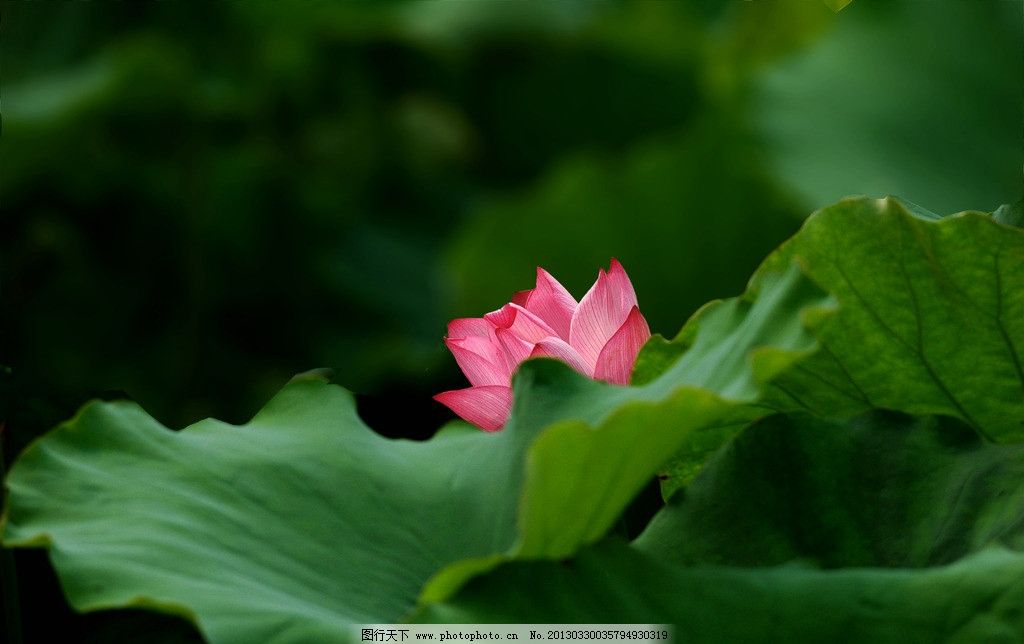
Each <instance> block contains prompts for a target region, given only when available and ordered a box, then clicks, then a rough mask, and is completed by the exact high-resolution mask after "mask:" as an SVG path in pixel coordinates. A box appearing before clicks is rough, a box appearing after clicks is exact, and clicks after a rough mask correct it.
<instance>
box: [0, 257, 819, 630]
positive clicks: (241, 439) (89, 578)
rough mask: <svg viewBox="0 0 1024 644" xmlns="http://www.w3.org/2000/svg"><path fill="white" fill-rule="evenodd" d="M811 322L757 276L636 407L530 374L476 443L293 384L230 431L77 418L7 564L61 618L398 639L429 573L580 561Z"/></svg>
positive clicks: (117, 410)
mask: <svg viewBox="0 0 1024 644" xmlns="http://www.w3.org/2000/svg"><path fill="white" fill-rule="evenodd" d="M830 302H831V301H830V300H829V299H828V298H827V297H826V296H824V295H823V294H822V293H821V291H820V290H818V289H817V288H816V287H814V286H813V284H811V283H810V282H809V281H808V280H806V278H804V277H803V276H802V274H801V273H800V272H799V271H798V270H797V269H796V267H795V266H790V267H788V268H787V270H786V271H785V272H780V273H763V274H761V275H759V276H758V277H757V279H755V280H754V281H753V282H752V286H751V289H750V290H749V292H748V293H747V294H746V295H745V296H744V297H741V298H735V299H733V300H729V301H724V302H718V303H716V304H714V305H712V306H709V307H707V308H705V309H704V310H703V311H702V312H701V313H700V314H699V315H698V316H697V318H696V319H697V320H698V321H699V325H700V328H699V330H698V331H697V332H696V334H695V335H694V340H693V344H692V347H691V348H690V350H689V351H688V352H687V354H686V355H684V356H683V357H682V358H681V359H680V360H679V361H677V362H676V364H674V365H673V366H672V367H671V368H670V369H669V370H667V371H666V372H665V373H664V374H663V375H662V376H661V377H659V378H657V379H654V380H653V381H651V382H649V383H648V384H646V385H644V386H641V387H616V386H612V385H608V384H605V383H599V382H595V381H592V380H589V379H587V378H585V377H583V376H580V375H579V374H577V373H575V372H574V371H572V370H571V369H570V368H569V367H568V366H566V365H564V364H562V363H558V362H554V361H550V360H539V361H534V362H531V363H529V364H528V365H526V366H525V367H524V368H522V369H521V370H520V371H519V373H518V375H517V376H516V379H515V382H514V389H515V404H514V408H513V414H512V418H511V419H510V421H509V423H508V425H507V426H506V428H505V430H504V431H502V432H499V433H496V434H486V433H483V432H478V431H471V430H468V429H466V428H465V427H455V428H451V429H448V430H445V431H442V432H441V433H440V434H439V435H438V436H436V437H435V438H434V439H432V440H430V441H427V442H419V443H418V442H410V441H394V440H388V439H385V438H382V437H380V436H378V435H377V434H375V433H373V432H372V431H371V430H369V429H368V428H367V427H366V426H365V425H363V424H362V422H361V421H360V420H359V418H358V416H357V414H356V411H355V407H354V405H353V401H352V398H351V396H350V395H349V394H348V393H346V392H345V391H344V390H342V389H340V388H338V387H335V386H332V385H328V384H326V383H323V382H321V381H318V380H315V379H310V378H304V379H299V380H296V381H294V382H292V383H291V384H289V385H288V386H287V387H285V388H284V390H282V392H281V393H280V394H279V395H278V396H277V397H275V398H274V399H273V400H272V401H271V402H270V403H269V404H268V405H267V407H266V408H265V409H264V410H263V411H261V412H260V413H259V414H257V415H256V417H255V418H253V420H252V421H251V422H249V423H248V424H246V425H244V426H241V427H238V426H232V425H227V424H224V423H220V422H217V421H213V420H208V421H203V422H201V423H198V424H196V425H194V426H192V427H189V428H186V429H184V430H182V431H180V432H172V431H169V430H167V429H166V428H164V427H162V426H161V425H159V424H158V423H157V422H156V421H154V420H153V419H152V418H151V417H149V416H148V415H147V414H146V413H145V412H143V411H142V410H141V409H140V408H139V407H138V406H137V405H135V404H131V403H93V404H90V405H88V406H87V407H85V408H84V409H83V410H82V412H81V413H80V414H79V415H78V416H77V417H76V418H74V419H73V420H71V421H70V422H68V423H66V424H65V425H63V426H61V427H59V428H58V429H57V430H55V431H54V432H52V433H51V434H49V435H47V436H46V437H44V438H43V439H41V440H40V441H38V442H36V443H35V444H33V445H32V446H31V447H30V448H29V449H27V450H26V451H25V452H24V453H23V454H22V456H21V457H20V459H19V460H18V462H17V463H16V464H15V466H14V468H13V469H12V472H11V473H10V475H9V477H8V479H7V486H8V489H9V493H10V495H9V503H8V507H7V515H6V520H5V536H4V538H5V543H6V544H7V545H11V546H47V547H49V549H50V552H51V555H52V559H53V562H54V564H55V567H56V569H57V571H58V574H59V575H60V578H61V581H62V584H63V585H64V588H65V591H66V593H67V595H68V597H69V599H70V601H71V602H72V604H73V605H74V606H75V607H76V608H78V609H81V610H89V609H98V608H107V607H116V606H144V607H156V608H159V609H162V610H168V611H172V612H177V613H180V614H183V615H186V616H189V617H191V618H193V619H194V620H195V621H196V622H197V624H198V626H199V627H200V629H201V630H202V631H203V633H204V634H205V635H206V636H207V637H208V638H209V639H210V640H212V641H217V642H252V641H261V642H272V641H282V642H283V641H317V640H327V639H335V640H339V639H340V640H343V639H345V638H346V637H348V636H349V635H350V633H348V631H347V630H346V629H345V624H348V623H353V622H388V621H395V620H399V619H401V618H402V616H403V615H404V614H406V613H407V611H409V610H410V609H411V608H413V607H414V605H415V603H416V600H417V594H418V592H419V591H420V588H421V586H422V585H423V584H424V582H426V581H427V580H428V578H429V577H430V576H431V575H432V574H433V573H434V572H435V571H437V570H439V569H441V568H442V567H444V566H445V565H446V564H450V563H453V562H457V561H461V562H462V564H461V565H463V566H466V565H467V564H466V562H467V561H468V562H469V563H468V567H469V569H473V567H474V566H475V565H476V564H475V563H474V562H475V561H476V560H477V559H479V558H484V559H485V560H486V558H488V557H491V558H493V557H495V556H506V555H507V554H508V553H512V554H514V555H517V556H531V557H553V556H565V555H568V554H571V553H572V552H574V551H575V550H576V549H578V548H579V547H580V546H581V545H583V544H585V543H588V542H591V541H594V540H597V539H599V538H600V537H601V536H602V535H603V534H604V532H605V531H606V530H607V529H608V527H609V526H610V524H611V523H612V521H614V520H615V518H616V517H617V516H618V514H619V513H620V512H621V511H622V509H623V508H624V507H625V505H626V504H627V503H628V502H629V501H630V500H631V498H632V496H633V495H634V494H635V492H636V491H638V490H639V489H640V487H641V486H642V485H643V484H644V483H645V482H646V481H647V480H649V478H650V477H651V476H653V474H654V473H655V471H656V470H657V468H658V467H659V466H660V465H661V464H662V462H663V461H664V460H665V458H666V456H667V455H669V454H672V453H673V452H676V451H679V450H683V449H684V448H685V446H686V445H687V444H688V443H689V442H691V441H695V442H697V443H699V444H700V445H701V446H702V449H705V450H710V449H712V448H713V447H717V446H718V445H720V444H721V442H722V441H724V440H726V439H727V438H728V435H727V434H722V433H721V432H720V431H718V427H719V426H721V425H723V424H725V425H728V426H732V425H734V424H735V423H737V422H738V421H739V419H743V420H749V419H751V418H754V417H756V416H758V415H761V414H763V413H765V412H766V410H765V409H764V408H760V407H755V406H753V405H751V403H752V402H754V401H756V399H757V398H758V396H759V391H760V388H761V385H762V384H763V383H764V382H766V381H768V380H769V379H771V378H772V377H774V376H775V375H776V374H777V373H778V372H779V370H781V369H784V368H785V367H786V365H788V364H790V363H791V362H792V361H794V360H797V359H799V358H802V357H803V356H805V355H807V353H808V352H809V351H811V350H812V348H813V338H812V337H811V335H810V333H809V332H808V331H806V330H805V328H804V327H805V324H804V322H805V320H804V318H805V317H807V316H814V315H821V314H822V312H825V313H826V314H827V311H828V310H829V309H828V305H829V304H830ZM695 323H696V322H695ZM705 434H706V436H705ZM709 437H710V438H709ZM517 517H518V520H517ZM459 581H460V579H459V576H458V575H456V576H455V577H454V578H450V579H449V583H448V585H447V586H445V585H444V584H442V585H441V586H440V588H441V590H442V591H444V590H446V589H447V590H448V591H450V590H451V589H453V588H455V587H456V586H457V583H459Z"/></svg>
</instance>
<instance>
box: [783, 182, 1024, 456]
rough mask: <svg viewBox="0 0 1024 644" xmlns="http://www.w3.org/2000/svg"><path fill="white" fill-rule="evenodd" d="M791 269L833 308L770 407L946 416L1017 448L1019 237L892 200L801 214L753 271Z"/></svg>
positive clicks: (1021, 421)
mask: <svg viewBox="0 0 1024 644" xmlns="http://www.w3.org/2000/svg"><path fill="white" fill-rule="evenodd" d="M792 261H797V262H799V263H800V265H801V266H802V267H803V269H804V271H805V272H806V273H807V275H809V276H810V277H811V279H813V280H814V281H815V282H817V283H818V284H819V285H820V286H821V287H822V288H824V289H825V290H826V291H828V292H829V293H831V294H832V295H833V296H834V297H835V298H836V299H837V300H838V301H839V304H840V313H839V314H838V315H836V316H835V318H834V319H833V320H831V321H830V322H829V323H828V324H827V325H825V326H824V327H823V328H821V330H820V332H819V333H818V338H819V340H820V342H821V343H822V351H821V352H819V353H818V354H817V355H816V356H814V357H813V358H812V359H810V360H808V361H806V362H804V363H802V364H801V365H800V367H799V368H798V369H796V370H793V371H792V372H791V373H789V374H786V376H785V377H783V378H781V379H780V380H779V382H778V383H777V385H778V386H777V393H778V394H779V395H778V398H777V400H778V401H779V403H778V404H779V405H780V406H782V407H791V408H806V409H811V410H813V411H814V412H816V413H818V414H820V415H827V416H835V415H840V416H848V415H852V414H856V413H858V412H860V411H864V410H867V409H870V408H873V407H880V408H886V409H895V410H899V411H904V412H907V413H912V414H948V415H952V416H957V417H959V418H960V419H962V420H964V421H966V422H967V423H969V424H970V425H971V426H972V427H974V428H975V429H976V430H977V431H978V432H979V433H981V434H982V435H984V436H986V437H987V438H989V439H990V440H993V441H996V442H1004V443H1008V442H1015V441H1021V440H1024V370H1022V366H1021V365H1022V355H1024V230H1020V229H1018V228H1011V227H1008V226H1004V225H1002V224H999V223H997V222H996V221H995V220H994V219H993V218H992V217H991V216H988V215H986V214H983V213H977V212H967V213H961V214H959V215H955V216H952V217H947V218H944V219H939V220H928V219H925V218H923V217H920V216H915V215H914V214H911V213H910V212H909V211H908V210H907V209H906V208H904V207H903V206H902V205H900V203H898V202H897V201H895V200H893V199H881V200H873V199H855V200H846V201H842V202H840V203H839V204H837V205H834V206H830V207H828V208H825V209H824V210H821V211H819V212H818V213H816V214H815V215H813V216H812V217H811V218H810V219H809V220H808V221H807V223H806V224H805V225H804V227H803V228H802V229H801V231H800V232H799V233H798V234H797V235H796V236H795V237H793V239H791V240H790V241H789V242H787V243H786V244H785V245H783V246H782V247H781V248H780V249H779V251H777V252H776V253H775V254H774V255H772V256H770V257H769V258H768V259H767V260H766V262H765V265H764V266H763V269H767V270H777V269H778V268H779V267H781V266H785V265H788V264H789V263H790V262H792Z"/></svg>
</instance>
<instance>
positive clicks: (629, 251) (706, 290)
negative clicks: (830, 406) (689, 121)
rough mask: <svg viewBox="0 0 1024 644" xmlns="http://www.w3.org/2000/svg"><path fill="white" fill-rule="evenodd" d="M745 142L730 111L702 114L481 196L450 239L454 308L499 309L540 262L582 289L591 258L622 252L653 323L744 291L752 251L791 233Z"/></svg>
mask: <svg viewBox="0 0 1024 644" xmlns="http://www.w3.org/2000/svg"><path fill="white" fill-rule="evenodd" d="M745 145H746V144H745V143H744V142H743V140H742V137H740V136H738V135H737V133H736V132H735V130H734V129H732V128H731V125H730V124H729V123H727V122H724V121H723V119H721V118H717V117H716V118H707V119H701V120H700V122H698V123H694V125H693V126H692V127H690V128H687V129H686V130H685V131H683V132H681V133H679V134H676V135H674V136H672V137H666V138H664V139H662V140H660V141H657V142H651V143H649V144H645V145H641V146H638V147H637V148H635V149H633V150H631V151H630V152H629V153H627V154H625V155H622V156H620V157H616V158H609V157H603V156H587V157H578V158H574V159H572V160H569V161H566V162H565V163H564V164H562V165H561V166H560V167H558V168H557V169H556V170H554V171H553V172H551V173H550V174H549V175H548V176H547V177H545V179H544V180H543V181H542V182H541V184H540V185H539V186H538V187H537V188H536V189H534V190H531V191H529V192H527V193H525V194H523V195H521V196H520V197H517V198H504V199H496V200H493V201H490V202H487V203H485V204H482V205H481V206H480V209H479V211H478V212H477V213H476V217H475V219H474V220H472V221H470V222H469V223H468V225H467V226H466V228H465V229H464V230H463V231H462V232H461V233H460V234H459V235H458V236H457V237H456V239H455V241H454V243H453V247H452V253H451V263H450V271H449V272H450V277H451V281H452V283H453V284H454V286H455V289H456V307H455V308H456V312H457V314H460V315H472V314H476V313H478V312H479V311H482V310H489V309H492V308H495V307H496V306H497V305H499V304H500V303H501V302H502V301H504V300H503V299H502V298H505V297H507V293H510V292H514V291H515V290H517V289H519V288H522V284H523V283H524V282H527V283H528V280H529V279H530V276H531V275H533V272H534V269H535V267H536V266H537V265H541V266H544V267H545V268H547V269H548V270H549V271H550V272H552V273H553V274H555V275H557V276H558V277H559V279H560V280H562V281H563V283H565V284H566V286H567V287H568V288H569V290H570V291H572V292H573V293H574V295H575V296H576V297H577V298H579V297H582V296H583V293H584V291H585V289H586V288H587V287H588V286H589V285H590V284H591V283H592V282H593V279H594V274H595V273H596V271H595V270H594V268H593V267H595V266H602V265H607V263H608V259H609V258H610V257H617V258H618V259H619V260H620V261H622V263H623V264H624V265H625V266H626V268H627V270H628V271H629V274H630V277H631V278H632V280H633V282H634V284H635V286H636V288H637V293H638V296H639V299H640V308H641V310H642V311H643V312H644V315H645V316H646V317H647V320H648V322H649V323H650V325H651V328H652V330H654V331H656V332H657V331H661V332H668V333H671V332H674V331H675V330H676V328H678V323H679V320H681V319H684V318H685V317H686V316H687V315H689V314H690V313H691V312H692V311H694V310H696V309H697V308H698V307H699V306H700V305H702V304H703V303H704V302H706V301H708V300H710V299H712V298H715V297H720V296H722V295H724V294H729V293H736V292H739V291H741V290H742V288H743V284H744V282H745V281H746V280H747V278H748V277H749V275H750V273H751V272H752V270H753V269H754V267H755V266H754V264H753V263H750V262H749V261H748V258H750V257H763V256H764V255H765V254H767V253H768V252H769V251H770V250H771V249H772V248H773V247H775V246H776V245H777V244H778V243H779V242H781V241H782V239H784V238H785V237H786V236H787V235H788V234H789V233H790V232H791V231H792V227H793V221H794V218H793V215H792V214H791V211H790V210H789V209H788V208H787V207H785V206H783V205H782V204H781V203H780V202H779V200H778V199H777V198H776V196H775V194H774V192H773V189H772V188H771V186H770V185H768V184H767V183H765V182H764V181H762V178H761V170H760V169H759V168H757V167H756V165H754V164H752V163H751V162H750V159H749V155H748V154H746V153H745V150H746V148H745ZM665 294H671V295H670V296H667V295H665Z"/></svg>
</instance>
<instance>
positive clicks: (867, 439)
mask: <svg viewBox="0 0 1024 644" xmlns="http://www.w3.org/2000/svg"><path fill="white" fill-rule="evenodd" d="M1022 548H1024V447H1017V446H1012V447H1009V446H996V445H991V444H989V443H985V442H984V441H982V440H981V439H980V438H979V437H978V436H977V434H976V432H974V431H973V430H972V429H971V428H970V427H968V426H967V425H966V424H964V423H962V422H961V421H958V420H956V419H950V418H935V417H925V418H918V419H915V418H911V417H906V416H903V415H900V414H894V413H892V412H875V413H874V414H871V415H866V416H863V417H859V418H857V419H854V420H850V421H846V422H845V423H843V424H840V423H835V422H831V421H825V420H821V419H816V418H814V417H811V416H809V415H800V414H798V415H792V416H781V415H780V416H773V417H770V418H767V419H763V420H761V421H758V422H756V423H755V424H753V425H752V426H751V427H749V428H748V429H747V430H746V431H745V432H744V433H743V434H742V435H741V436H740V437H739V438H738V439H736V440H735V441H733V442H732V443H731V444H730V445H729V447H728V448H727V449H726V450H724V451H723V452H720V453H719V454H718V455H716V457H715V458H714V459H713V460H712V461H711V462H710V463H709V464H708V465H707V467H706V468H705V469H704V471H703V472H702V473H701V474H700V475H699V476H698V477H697V479H696V480H695V481H694V482H693V483H692V484H691V485H690V486H688V487H687V488H686V489H685V491H684V492H683V493H680V494H677V495H676V496H675V497H674V498H673V500H672V503H671V504H670V505H669V506H668V507H667V508H665V509H663V510H661V511H660V512H659V513H658V515H656V517H655V519H654V520H653V522H652V524H651V525H650V526H649V527H648V529H647V530H646V531H645V532H644V534H643V535H641V537H640V538H639V539H637V541H636V542H634V544H632V545H630V546H625V545H623V544H620V543H615V542H606V543H604V544H601V545H599V546H596V547H591V548H588V549H584V550H582V551H580V552H579V553H578V554H577V556H575V557H574V558H571V559H566V560H563V561H560V562H543V563H541V562H512V563H506V564H505V565H502V566H499V567H497V568H496V569H495V570H492V571H491V572H489V573H488V574H485V575H482V576H480V577H477V578H476V579H474V580H472V581H470V582H469V583H468V584H466V585H465V586H464V587H463V588H462V590H461V591H460V592H459V593H458V594H456V595H455V596H453V597H451V598H448V599H447V600H446V601H444V602H441V603H440V604H437V605H434V606H431V607H428V608H426V609H425V610H424V611H423V612H421V613H420V614H419V615H418V616H417V619H418V620H421V621H437V622H496V623H516V622H527V623H529V622H534V623H545V622H590V623H602V622H603V623H649V622H661V623H670V624H675V625H676V632H675V638H676V640H677V641H686V642H764V641H787V642H804V641H806V642H828V641H845V642H935V641H950V642H965V643H966V642H980V641H998V642H1018V641H1021V639H1022V638H1024V611H1022V610H1021V607H1022V606H1024V553H1022V552H1021V549H1022ZM817 566H823V567H824V569H822V568H819V567H817Z"/></svg>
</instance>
